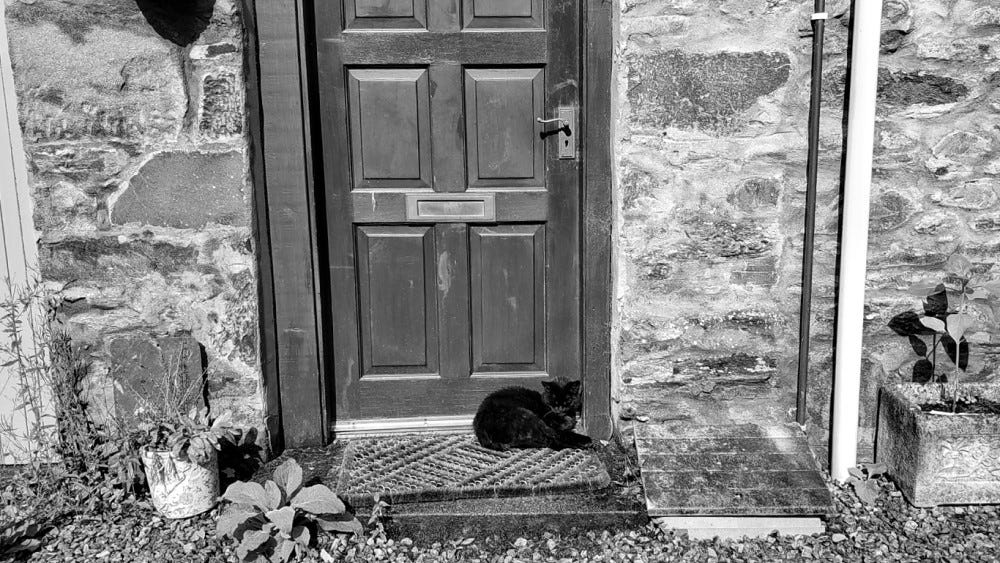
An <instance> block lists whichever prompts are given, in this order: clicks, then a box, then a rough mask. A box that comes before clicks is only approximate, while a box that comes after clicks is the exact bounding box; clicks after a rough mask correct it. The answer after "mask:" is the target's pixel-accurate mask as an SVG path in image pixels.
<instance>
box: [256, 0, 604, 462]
mask: <svg viewBox="0 0 1000 563" xmlns="http://www.w3.org/2000/svg"><path fill="white" fill-rule="evenodd" d="M311 1H312V0H243V2H244V4H243V8H244V10H243V13H244V21H245V24H246V30H247V38H248V41H247V53H246V60H247V63H248V64H247V94H248V95H247V112H248V122H249V127H250V156H251V159H250V160H251V176H252V179H253V185H254V208H255V217H256V222H255V227H256V233H255V235H256V237H255V238H256V242H257V254H258V257H259V262H258V263H259V267H258V274H259V280H260V282H259V297H260V335H261V346H260V349H261V369H262V371H263V394H264V415H265V423H266V429H267V432H268V440H269V445H270V447H271V450H272V451H273V452H278V451H280V450H282V449H284V448H285V447H289V448H294V447H302V446H314V445H321V444H324V443H326V442H327V440H328V439H329V432H328V429H327V428H328V423H329V419H328V416H327V412H328V411H327V402H328V401H327V397H328V396H329V395H328V394H329V393H332V390H331V389H328V385H327V380H326V379H327V378H324V377H323V374H324V357H326V356H325V355H326V354H328V353H329V352H330V351H328V350H324V339H323V335H324V334H327V333H328V330H324V327H323V323H324V316H323V315H322V311H323V306H322V305H323V296H322V295H321V291H320V289H321V287H322V283H321V279H320V277H319V274H320V267H319V254H320V253H319V251H318V250H319V248H320V246H319V245H320V244H321V242H320V239H319V238H318V237H317V227H316V225H317V222H318V220H319V219H320V217H319V216H318V215H317V207H316V205H315V203H314V193H315V192H314V189H315V186H316V185H317V181H316V179H317V169H316V167H315V164H314V159H313V147H314V144H315V143H317V142H318V139H315V138H314V137H313V136H312V135H313V132H312V130H311V119H310V116H311V115H312V112H313V108H315V107H316V104H315V100H314V99H313V98H314V95H315V89H313V88H311V84H310V80H311V79H312V77H311V76H310V74H309V71H308V69H309V68H310V66H311V61H312V60H314V54H313V51H315V46H314V45H313V44H312V43H311V39H310V34H309V33H308V32H307V30H309V29H311V27H312V26H311V22H309V21H308V19H309V18H310V17H311V16H310V12H311V10H310V6H311ZM324 1H330V0H324ZM615 6H616V3H614V2H609V1H608V0H584V1H583V6H582V9H583V19H582V21H583V28H584V30H583V31H584V32H583V34H582V36H581V38H580V41H581V46H582V48H581V52H582V54H583V68H582V76H583V81H584V87H583V88H582V94H583V95H582V100H581V106H582V107H581V111H580V116H581V128H582V129H583V133H582V135H583V151H582V158H583V163H584V167H583V180H582V181H583V193H582V198H581V207H582V217H581V218H580V220H581V229H582V234H583V236H582V245H581V249H580V257H581V282H582V285H581V290H582V294H581V303H580V306H581V316H582V331H581V333H582V334H581V338H582V340H583V342H582V350H583V356H584V357H583V358H582V360H583V361H582V364H583V373H582V378H583V381H584V383H583V389H584V416H583V427H584V429H585V430H586V431H587V432H588V433H589V434H590V435H592V436H595V437H599V438H607V437H609V436H610V435H611V431H612V428H613V424H612V420H611V232H612V227H611V224H612V220H613V209H612V201H611V186H612V177H613V176H612V165H613V162H612V158H611V91H612V75H611V72H612V67H611V64H612V56H613V42H612V25H613V14H612V10H613V9H614V7H615ZM317 134H318V132H317ZM330 381H331V382H332V379H330ZM331 387H332V385H331Z"/></svg>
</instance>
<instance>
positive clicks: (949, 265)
mask: <svg viewBox="0 0 1000 563" xmlns="http://www.w3.org/2000/svg"><path fill="white" fill-rule="evenodd" d="M944 268H945V271H946V272H947V273H949V274H955V275H956V276H958V277H960V278H964V279H969V277H970V276H971V275H972V262H970V261H969V259H968V258H966V257H965V256H962V255H961V254H952V255H951V256H949V257H948V261H947V262H945V265H944Z"/></svg>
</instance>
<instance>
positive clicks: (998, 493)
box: [876, 383, 1000, 506]
mask: <svg viewBox="0 0 1000 563" xmlns="http://www.w3.org/2000/svg"><path fill="white" fill-rule="evenodd" d="M960 387H961V395H962V396H964V397H969V396H976V397H982V398H987V399H991V400H994V401H1000V385H997V384H961V386H960ZM940 396H941V386H940V385H917V384H913V383H905V384H900V385H894V386H891V387H888V388H884V389H883V390H882V397H881V401H880V407H879V420H878V425H879V427H878V444H877V449H876V456H877V460H878V461H879V462H883V463H886V464H887V465H888V466H889V474H890V476H891V477H892V478H893V480H895V481H896V484H897V485H898V486H899V489H900V490H901V491H902V492H903V494H904V495H906V498H907V499H908V500H909V501H910V502H911V503H912V504H914V505H915V506H937V505H940V504H997V503H1000V416H995V415H976V416H941V415H934V414H930V413H925V412H922V411H921V410H920V407H919V405H920V404H921V403H934V402H938V401H939V400H940Z"/></svg>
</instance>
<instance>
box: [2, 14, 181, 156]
mask: <svg viewBox="0 0 1000 563" xmlns="http://www.w3.org/2000/svg"><path fill="white" fill-rule="evenodd" d="M108 4H109V3H106V2H102V3H101V4H99V5H98V6H96V8H98V9H99V8H100V6H106V5H108ZM116 4H119V3H116ZM120 4H125V2H120ZM38 5H41V8H39V10H41V11H38V12H35V11H34V10H35V6H38ZM53 5H66V3H63V2H58V3H55V2H44V3H43V2H39V3H38V4H35V5H31V6H28V7H26V8H19V11H18V12H17V13H19V14H20V15H19V16H15V17H13V18H12V22H13V23H12V25H11V27H10V40H11V41H10V43H11V58H12V59H13V66H14V72H15V83H16V85H17V94H18V100H19V108H18V109H19V114H20V122H21V130H22V132H23V135H24V138H25V141H26V142H27V143H29V144H31V143H36V142H48V141H58V140H94V139H108V138H110V139H119V140H127V141H143V140H149V139H154V138H155V139H156V140H158V141H162V140H164V139H169V138H172V137H174V136H175V135H176V134H177V133H178V132H179V131H180V127H181V124H182V121H183V118H184V113H185V111H186V109H187V94H186V92H185V87H184V82H183V71H182V69H181V58H180V54H179V52H178V51H177V49H176V48H175V47H174V46H172V45H170V44H169V43H166V42H165V41H163V40H162V39H160V38H158V37H156V36H155V35H152V36H151V34H149V32H148V30H147V29H145V28H144V27H143V26H144V25H145V24H144V23H143V24H134V25H133V24H129V25H128V26H127V28H125V27H124V26H123V24H122V22H121V21H118V20H116V19H115V18H116V17H118V12H117V11H112V12H113V13H111V14H108V19H107V20H104V19H102V18H97V19H96V20H92V19H91V16H85V17H84V16H82V15H81V14H82V12H85V11H86V9H87V8H85V7H82V4H78V5H77V6H76V7H74V8H72V9H70V8H66V10H69V11H72V14H73V17H70V16H66V14H65V13H64V12H58V11H57V12H52V11H51V10H52V9H55V8H53ZM121 9H122V10H125V8H121ZM131 9H132V10H134V9H135V8H134V6H133V7H132V8H131ZM58 10H63V8H59V9H58ZM60 14H62V16H66V18H68V19H54V20H50V19H48V18H59V17H62V16H60ZM136 14H138V11H136ZM76 16H79V17H83V18H84V20H85V21H77V19H74V18H75V17H76ZM139 17H140V19H141V16H139ZM130 21H131V20H130ZM67 26H68V27H69V28H71V29H73V30H75V33H77V35H67V33H66V32H65V31H66V29H67Z"/></svg>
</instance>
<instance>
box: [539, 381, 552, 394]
mask: <svg viewBox="0 0 1000 563" xmlns="http://www.w3.org/2000/svg"><path fill="white" fill-rule="evenodd" d="M554 386H555V383H554V382H552V381H543V382H542V389H545V390H546V391H548V392H549V393H551V392H552V388H553V387H554Z"/></svg>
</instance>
